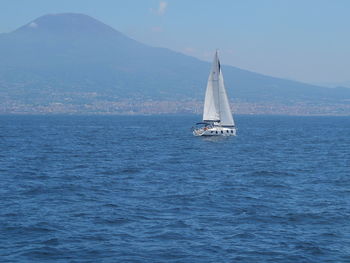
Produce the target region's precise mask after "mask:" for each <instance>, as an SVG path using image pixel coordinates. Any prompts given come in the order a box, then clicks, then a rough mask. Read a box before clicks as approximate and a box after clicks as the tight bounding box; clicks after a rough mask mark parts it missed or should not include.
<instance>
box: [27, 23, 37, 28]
mask: <svg viewBox="0 0 350 263" xmlns="http://www.w3.org/2000/svg"><path fill="white" fill-rule="evenodd" d="M28 26H29V27H31V28H36V27H38V24H37V23H35V22H31V23H30V24H29V25H28Z"/></svg>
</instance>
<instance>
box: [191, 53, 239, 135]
mask: <svg viewBox="0 0 350 263" xmlns="http://www.w3.org/2000/svg"><path fill="white" fill-rule="evenodd" d="M197 125H200V126H197V128H194V129H193V135H195V136H235V135H236V128H235V122H234V120H233V117H232V113H231V109H230V104H229V101H228V98H227V93H226V89H225V85H224V77H223V75H222V71H221V66H220V61H219V57H218V51H217V50H216V52H215V56H214V61H213V65H212V69H211V71H210V74H209V79H208V83H207V90H206V92H205V100H204V109H203V122H199V123H197Z"/></svg>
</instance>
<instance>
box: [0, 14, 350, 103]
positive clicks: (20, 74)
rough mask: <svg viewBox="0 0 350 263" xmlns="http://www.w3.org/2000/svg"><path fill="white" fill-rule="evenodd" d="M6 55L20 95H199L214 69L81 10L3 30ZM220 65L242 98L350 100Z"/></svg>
mask: <svg viewBox="0 0 350 263" xmlns="http://www.w3.org/2000/svg"><path fill="white" fill-rule="evenodd" d="M0 56H1V58H2V59H1V60H0V92H2V93H4V94H5V95H8V96H9V97H11V98H13V97H16V98H17V99H21V98H26V99H28V98H30V97H33V96H34V97H35V96H38V97H39V96H46V95H44V94H48V93H50V94H51V93H54V94H56V93H62V94H63V93H65V94H67V93H91V92H96V93H98V94H100V95H101V96H107V97H110V98H111V99H112V98H113V99H114V100H118V99H155V100H189V99H195V100H200V101H201V100H202V99H203V97H204V92H205V86H206V81H207V78H208V72H209V69H210V63H209V62H205V61H201V60H199V59H197V58H194V57H191V56H188V55H184V54H182V53H179V52H175V51H172V50H170V49H167V48H159V47H151V46H148V45H146V44H143V43H140V42H138V41H136V40H134V39H132V38H129V37H128V36H126V35H124V34H123V33H121V32H119V31H117V30H116V29H114V28H112V27H110V26H108V25H106V24H104V23H102V22H100V21H98V20H96V19H94V18H92V17H90V16H87V15H84V14H75V13H64V14H51V15H44V16H41V17H39V18H37V19H34V20H32V21H30V22H29V23H27V24H25V25H23V26H21V27H19V28H18V29H16V30H14V31H12V32H10V33H3V34H0ZM222 68H223V74H224V78H225V84H226V87H227V90H228V94H229V96H230V98H234V99H235V100H236V101H245V102H254V103H255V102H278V103H295V102H317V103H318V102H326V103H330V102H336V103H339V102H341V103H349V101H350V89H346V88H338V89H329V88H324V87H319V86H317V85H312V84H307V83H302V82H298V81H293V80H285V79H283V78H276V77H271V76H267V75H263V74H259V73H255V72H251V71H248V70H244V69H240V68H237V67H233V66H228V65H222ZM33 94H34V95H33ZM62 96H63V95H62ZM83 101H84V100H83Z"/></svg>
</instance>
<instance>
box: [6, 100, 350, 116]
mask: <svg viewBox="0 0 350 263" xmlns="http://www.w3.org/2000/svg"><path fill="white" fill-rule="evenodd" d="M231 108H232V111H233V113H234V114H241V115H291V116H350V103H347V104H346V103H343V104H342V103H339V104H335V103H329V104H327V103H319V104H316V103H312V102H310V103H306V102H295V103H288V104H282V103H278V102H276V103H271V102H242V101H234V102H233V103H232V105H231ZM202 110H203V102H202V101H199V100H188V101H171V100H125V99H124V100H116V101H107V100H96V101H91V102H88V103H69V102H62V101H60V100H58V101H53V102H46V103H39V102H36V103H35V102H30V103H26V102H24V101H15V100H9V101H6V100H3V101H2V102H1V103H0V114H28V115H32V114H69V115H82V114H88V115H162V114H201V113H202Z"/></svg>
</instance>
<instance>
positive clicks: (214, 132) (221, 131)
mask: <svg viewBox="0 0 350 263" xmlns="http://www.w3.org/2000/svg"><path fill="white" fill-rule="evenodd" d="M193 135H194V136H236V129H235V128H230V127H220V126H216V127H203V128H199V129H194V130H193Z"/></svg>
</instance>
